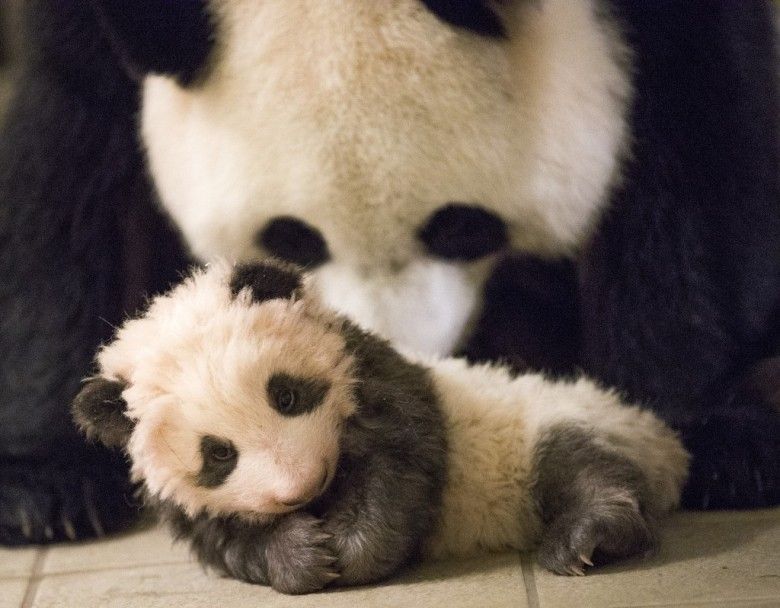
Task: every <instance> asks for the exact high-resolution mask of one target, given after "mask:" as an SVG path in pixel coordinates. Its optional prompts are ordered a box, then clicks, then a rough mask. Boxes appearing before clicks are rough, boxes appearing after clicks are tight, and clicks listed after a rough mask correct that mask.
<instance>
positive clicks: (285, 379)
mask: <svg viewBox="0 0 780 608" xmlns="http://www.w3.org/2000/svg"><path fill="white" fill-rule="evenodd" d="M329 390H330V383H329V382H328V381H327V380H321V379H318V378H299V377H296V376H291V375H289V374H284V373H278V374H274V375H273V376H271V378H270V379H269V380H268V401H269V403H270V404H271V407H272V408H274V409H275V410H276V411H277V412H279V413H280V414H281V415H282V416H287V417H293V416H300V415H301V414H306V413H308V412H311V411H312V410H314V409H315V408H316V407H317V406H319V405H320V404H321V403H322V402H323V401H324V399H325V395H327V394H328V391H329Z"/></svg>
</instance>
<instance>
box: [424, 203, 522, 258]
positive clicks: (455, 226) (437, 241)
mask: <svg viewBox="0 0 780 608" xmlns="http://www.w3.org/2000/svg"><path fill="white" fill-rule="evenodd" d="M417 238H419V239H420V241H422V243H423V244H424V245H425V248H426V249H427V251H428V253H430V254H431V255H433V256H436V257H439V258H443V259H445V260H453V261H461V262H469V261H473V260H478V259H479V258H481V257H484V256H486V255H489V254H491V253H496V252H497V251H500V250H502V249H504V248H505V247H506V246H507V245H508V244H509V236H508V234H507V228H506V224H505V223H504V221H503V220H502V219H501V218H500V217H498V216H497V215H495V214H493V213H491V212H490V211H487V210H486V209H483V208H482V207H480V206H478V205H466V204H463V203H450V204H448V205H445V206H444V207H441V208H440V209H438V210H437V211H436V212H435V213H433V214H432V215H431V217H430V218H429V219H428V221H427V222H426V223H425V225H423V226H422V227H421V228H420V229H419V230H418V231H417Z"/></svg>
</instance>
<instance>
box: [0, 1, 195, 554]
mask: <svg viewBox="0 0 780 608" xmlns="http://www.w3.org/2000/svg"><path fill="white" fill-rule="evenodd" d="M24 10H25V17H27V18H28V19H29V20H30V21H29V23H28V24H29V27H30V29H29V30H28V31H27V33H26V35H25V39H26V41H27V43H28V45H30V47H31V49H32V50H33V51H34V53H31V54H30V56H28V57H26V58H25V60H26V63H25V65H24V67H23V73H22V75H21V76H20V78H19V88H18V90H17V91H16V94H15V97H14V99H13V100H12V102H11V106H10V107H9V108H8V113H7V114H6V118H5V120H4V126H3V129H2V132H0V277H2V279H0V353H2V354H1V355H0V543H3V544H25V543H44V542H51V541H57V540H67V539H74V538H83V537H87V536H94V535H96V534H101V533H107V532H110V531H111V530H115V529H117V528H119V527H121V526H122V525H124V524H125V523H126V522H127V521H128V520H129V519H130V518H131V517H132V515H133V514H134V513H135V508H133V507H131V506H130V505H129V504H128V500H127V497H128V495H129V487H128V482H127V470H126V469H127V466H126V464H125V463H124V461H123V459H122V458H121V457H119V456H118V455H116V454H113V453H111V452H109V451H108V450H106V449H104V448H102V447H100V446H96V445H92V446H90V445H87V444H86V443H85V442H84V440H83V439H82V438H80V436H79V435H78V434H77V432H76V430H75V428H74V427H73V425H72V422H71V420H70V414H69V404H70V402H71V400H72V399H73V396H74V395H75V394H76V393H77V392H78V390H79V384H80V380H81V378H83V377H84V376H87V375H88V374H89V373H90V371H91V365H92V358H93V356H94V351H95V349H96V348H97V346H98V345H99V344H100V343H101V341H103V340H105V339H107V338H108V337H109V336H110V334H111V332H112V327H111V324H117V323H118V322H119V321H120V320H121V318H122V316H123V314H125V313H126V312H132V310H133V309H134V308H135V307H136V306H137V305H138V304H140V303H141V298H142V292H143V291H145V290H146V289H147V288H151V287H155V286H160V287H161V286H164V285H166V284H167V283H168V281H170V280H173V279H175V278H176V275H175V273H174V272H173V271H172V269H173V268H175V267H177V266H178V265H180V263H181V259H180V257H179V256H180V253H179V252H178V249H177V246H176V244H175V243H176V241H175V238H174V237H172V236H171V235H170V234H168V232H167V228H166V224H165V222H164V221H163V220H162V219H161V218H160V217H159V216H158V215H157V212H156V211H155V210H154V209H153V207H152V205H151V203H150V192H149V189H148V186H147V184H146V181H145V179H144V177H143V175H144V174H143V169H142V163H141V158H140V155H139V152H138V150H137V143H136V142H137V139H136V135H135V129H134V124H133V115H134V112H135V105H136V95H137V91H136V88H135V85H133V84H132V83H130V81H129V80H125V79H124V77H123V76H122V74H121V72H120V70H119V68H118V66H117V65H116V64H115V62H113V60H112V59H111V54H110V49H109V48H108V45H107V44H105V42H104V41H102V40H101V38H100V35H99V32H98V30H97V24H96V23H95V21H94V20H93V19H92V17H91V14H90V13H88V12H87V3H85V2H77V3H59V2H50V1H43V0H35V1H28V2H25V3H24Z"/></svg>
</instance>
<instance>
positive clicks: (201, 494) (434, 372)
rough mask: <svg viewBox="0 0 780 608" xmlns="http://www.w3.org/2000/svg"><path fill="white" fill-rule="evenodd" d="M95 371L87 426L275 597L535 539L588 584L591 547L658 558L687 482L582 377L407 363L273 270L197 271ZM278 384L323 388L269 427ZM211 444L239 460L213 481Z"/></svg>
mask: <svg viewBox="0 0 780 608" xmlns="http://www.w3.org/2000/svg"><path fill="white" fill-rule="evenodd" d="M310 281H311V278H310V279H309V284H310ZM279 283H282V284H284V283H286V284H287V287H286V288H284V287H282V288H278V287H277V285H278V284H279ZM269 286H270V287H269ZM98 365H99V375H98V377H97V378H96V379H94V380H93V381H92V382H91V383H89V384H88V385H87V386H86V387H85V389H84V391H83V392H82V394H81V396H80V397H79V398H78V399H77V400H76V404H75V415H76V419H77V421H78V422H79V423H80V424H81V426H82V427H83V428H84V429H85V430H86V431H87V432H89V433H91V434H93V435H95V436H97V437H98V438H100V439H101V440H103V441H104V442H106V443H109V444H118V445H123V446H125V448H126V450H127V453H128V455H129V456H130V459H131V461H132V471H133V475H134V478H135V480H136V481H138V482H140V483H142V485H143V489H144V491H145V493H146V494H147V496H148V497H149V498H150V500H151V501H152V502H156V503H159V504H160V505H161V511H162V512H163V513H164V514H165V516H166V517H167V518H168V519H169V520H170V521H171V523H172V524H173V526H174V529H175V530H176V531H177V533H178V534H179V535H181V536H184V537H185V538H188V539H189V540H191V541H192V543H193V546H194V548H195V550H196V551H197V552H198V555H199V557H200V558H201V560H203V561H204V562H205V563H206V564H208V565H211V566H214V567H217V568H218V569H221V570H223V571H226V572H228V573H229V574H232V575H234V576H238V577H241V578H245V579H247V580H251V581H253V582H270V583H271V584H272V585H274V586H275V587H276V588H278V589H280V590H283V591H289V592H302V591H311V590H314V589H317V588H320V587H322V586H324V585H325V584H327V583H328V582H330V581H332V580H334V579H337V578H338V579H339V581H340V582H341V583H343V584H355V583H365V582H370V581H373V580H377V579H379V578H382V577H384V576H387V575H389V574H390V573H392V572H393V571H395V570H396V569H397V568H398V567H399V566H400V565H401V564H403V563H406V562H407V561H408V560H409V559H410V558H412V557H413V556H414V555H415V554H416V553H417V552H418V551H422V552H423V553H425V554H427V555H429V556H433V557H443V556H447V555H467V554H471V553H474V552H477V551H490V550H501V549H506V548H516V549H521V550H529V549H532V548H533V547H535V546H536V545H537V543H539V542H540V541H541V549H540V560H541V562H542V563H543V565H545V566H546V567H548V568H551V569H553V570H555V571H557V572H561V573H569V574H573V573H582V568H583V566H584V564H588V563H590V560H591V559H592V557H593V554H594V551H595V552H596V553H598V551H603V552H605V553H606V554H608V555H609V556H611V557H612V558H617V557H623V556H626V555H631V554H634V553H637V552H641V551H644V550H647V549H648V548H650V547H651V546H652V544H653V534H652V530H653V524H654V520H655V519H656V518H658V517H660V516H662V515H664V514H665V513H667V512H668V511H669V510H670V509H672V508H673V507H674V506H675V505H676V504H677V501H678V499H679V493H680V489H681V486H682V483H683V481H684V479H685V475H686V466H687V454H686V452H685V450H684V449H683V448H682V446H681V444H680V443H679V441H678V440H677V438H676V436H675V435H674V433H673V432H672V431H670V430H669V429H668V428H667V427H665V426H664V425H663V424H662V423H661V422H660V421H659V420H658V419H657V418H656V417H655V416H654V415H653V414H651V413H650V412H648V411H645V410H642V409H640V408H637V407H634V406H630V405H627V404H625V403H624V402H623V401H622V400H621V399H620V398H619V397H618V396H617V395H616V394H614V393H613V392H609V391H605V390H602V389H600V388H598V387H597V386H596V385H595V384H594V383H593V382H591V381H590V380H587V379H585V378H580V379H577V380H572V381H557V382H553V381H551V380H548V379H546V378H545V377H543V376H541V375H536V374H529V375H521V376H518V377H512V376H511V375H510V373H509V372H508V370H507V369H505V368H502V367H498V366H469V365H467V364H466V363H465V362H464V361H461V360H456V359H435V358H433V359H431V358H417V357H413V356H408V357H406V358H405V359H404V358H402V357H400V356H399V355H398V354H396V353H394V352H393V350H392V349H391V348H390V347H389V345H388V344H386V343H384V342H382V341H381V340H378V339H377V338H375V337H373V336H371V335H370V334H367V333H364V332H363V331H362V330H360V329H358V328H357V327H355V326H354V325H352V324H351V323H350V322H349V321H348V320H346V319H344V318H342V317H338V316H337V315H335V314H333V313H332V312H330V311H328V310H327V309H325V308H322V307H321V306H320V305H319V304H318V303H317V301H316V299H315V298H314V297H313V295H312V294H311V293H309V288H308V286H305V284H304V281H303V280H301V277H300V275H299V274H298V273H297V271H295V270H293V269H291V268H290V267H287V266H278V265H276V264H275V263H265V264H262V265H256V266H243V267H239V269H237V270H235V271H234V270H233V269H231V268H230V267H228V266H226V265H222V264H217V265H214V266H212V267H211V268H209V269H208V270H206V271H200V272H196V273H195V275H194V276H193V277H191V278H190V279H188V280H187V281H185V282H184V283H183V284H182V285H180V286H178V287H176V288H175V289H174V290H173V291H172V292H170V293H169V294H168V295H165V296H161V297H158V298H156V299H155V300H154V301H153V302H152V303H151V305H150V307H149V309H148V311H147V312H146V313H145V314H144V315H143V316H141V317H140V318H137V319H132V320H129V321H127V323H126V324H125V325H124V326H123V327H122V328H120V329H119V331H118V333H117V335H116V339H115V340H114V341H113V342H111V343H110V344H108V345H107V346H106V347H105V348H103V349H102V351H101V352H100V354H99V356H98ZM280 372H281V373H284V374H287V375H289V376H290V377H298V378H304V379H308V380H311V381H315V380H316V381H318V382H320V381H323V380H324V381H326V382H327V384H328V386H329V390H328V391H327V392H326V393H325V396H324V397H323V398H322V400H321V402H319V403H318V405H316V407H314V408H313V409H311V411H308V412H307V413H304V414H301V415H294V416H288V415H283V414H280V412H279V411H278V410H275V409H274V406H273V404H272V403H271V401H272V397H271V393H270V392H269V390H270V389H269V388H268V386H269V378H270V377H272V376H274V375H275V374H279V373H280ZM106 391H107V392H106ZM117 429H118V430H117ZM206 436H208V437H212V438H216V439H218V440H220V441H223V442H227V443H228V444H229V445H231V446H232V447H233V448H234V450H235V452H234V457H235V458H236V462H234V464H233V467H234V468H230V469H229V470H228V471H227V473H226V474H225V475H223V476H222V477H219V478H218V479H217V480H216V482H214V483H210V484H204V483H203V482H202V481H200V480H201V479H202V477H203V475H204V471H205V472H207V471H206V467H207V464H208V463H207V455H206V453H205V452H204V451H203V438H204V437H206ZM337 463H338V466H337ZM212 464H214V463H212ZM208 466H211V465H208ZM323 467H324V470H325V471H327V473H326V478H325V479H324V482H323ZM298 499H300V500H298ZM301 502H303V503H305V504H303V505H302V504H295V503H301ZM291 504H292V505H293V506H290V505H291ZM234 516H235V517H234ZM314 516H316V518H315V517H314ZM290 527H291V529H290V530H288V528H290ZM269 547H270V549H269Z"/></svg>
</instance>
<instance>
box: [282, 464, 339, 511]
mask: <svg viewBox="0 0 780 608" xmlns="http://www.w3.org/2000/svg"><path fill="white" fill-rule="evenodd" d="M327 483H328V467H323V470H322V475H321V476H320V478H318V479H317V481H316V482H315V483H313V484H312V485H311V486H309V487H308V488H306V489H304V490H303V491H302V492H299V493H297V494H296V495H295V496H293V497H287V496H284V497H278V498H277V501H278V502H279V504H280V505H283V506H285V507H290V508H297V507H302V506H304V505H305V504H307V503H308V502H310V501H312V500H313V499H315V498H317V496H319V495H320V494H322V492H323V491H324V490H325V485H326V484H327Z"/></svg>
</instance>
